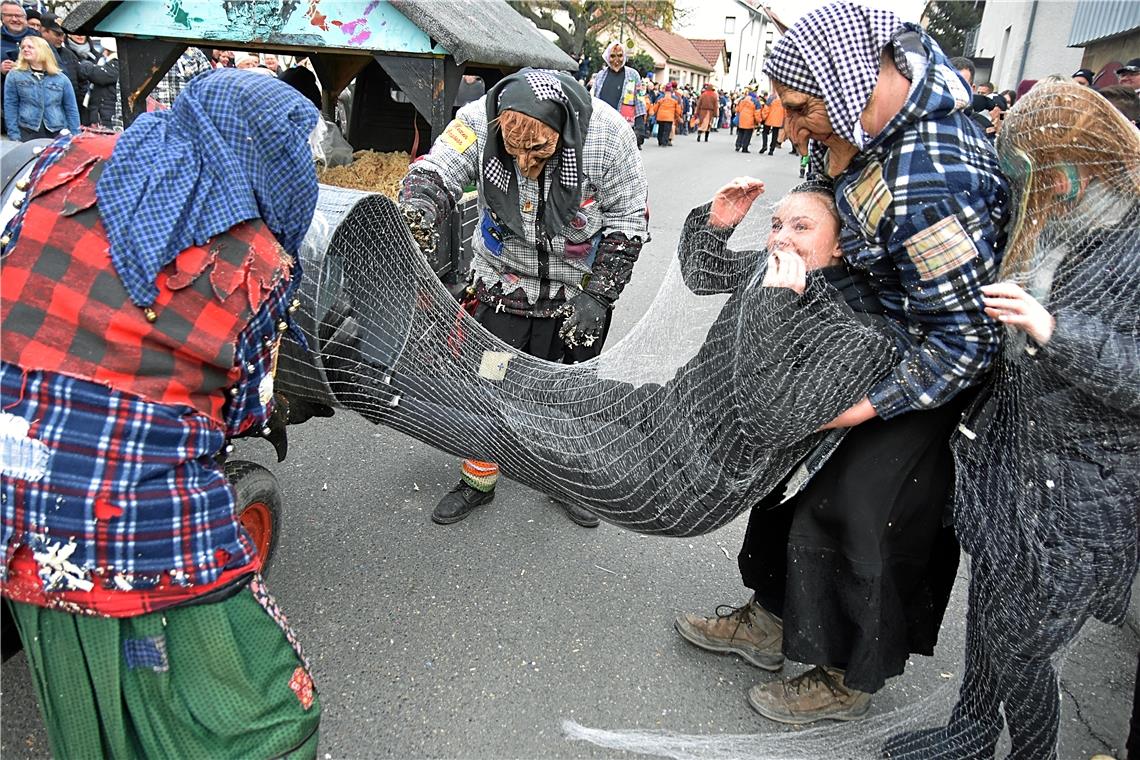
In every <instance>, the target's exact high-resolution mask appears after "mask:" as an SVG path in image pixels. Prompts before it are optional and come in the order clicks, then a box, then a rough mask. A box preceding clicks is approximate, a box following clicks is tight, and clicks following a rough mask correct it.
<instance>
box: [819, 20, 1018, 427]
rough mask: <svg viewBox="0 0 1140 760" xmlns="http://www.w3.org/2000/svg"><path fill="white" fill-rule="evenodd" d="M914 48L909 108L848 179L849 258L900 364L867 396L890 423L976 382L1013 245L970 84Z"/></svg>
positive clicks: (991, 351)
mask: <svg viewBox="0 0 1140 760" xmlns="http://www.w3.org/2000/svg"><path fill="white" fill-rule="evenodd" d="M921 39H922V40H923V42H924V45H925V47H924V48H923V49H922V50H919V51H911V52H909V53H908V57H912V56H914V55H918V56H920V59H919V61H918V63H920V64H921V61H922V59H923V58H924V59H925V63H926V65H925V66H921V65H920V66H916V67H915V69H916V71H915V76H916V78H917V82H916V84H915V85H913V86H912V89H911V93H910V96H909V98H908V100H907V102H906V104H905V105H904V107H903V109H902V110H901V111H900V112H899V113H898V114H897V115H896V116H895V117H894V118H893V119H892V120H891V121H890V122H889V123H888V124H887V126H886V127H885V129H884V130H883V132H882V133H881V134H880V135H879V136H877V137H876V138H875V139H874V140H872V141H871V142H870V143H869V144H868V146H867V148H866V149H865V150H864V151H863V152H861V153H860V154H859V155H858V156H857V157H856V159H855V160H854V161H853V162H852V164H851V166H849V167H848V169H847V170H846V171H845V172H844V173H843V174H842V175H841V176H840V177H839V178H838V180H837V183H836V201H837V205H838V207H839V212H840V215H841V217H842V218H843V221H844V225H843V227H844V229H843V233H842V236H841V245H842V248H843V252H844V256H845V258H846V260H847V261H848V262H849V263H850V264H851V265H853V266H855V267H856V268H858V269H861V270H863V271H864V272H866V273H867V274H868V275H869V277H870V279H871V282H872V284H873V286H874V287H875V289H876V291H877V294H878V296H879V298H880V300H881V301H882V303H883V306H884V307H885V308H886V312H887V316H888V317H889V318H890V320H891V322H892V327H893V328H894V331H895V335H896V338H897V342H898V345H899V350H900V352H901V353H902V361H901V362H900V363H899V365H898V366H897V367H896V368H895V369H894V371H893V372H892V373H891V374H890V375H889V376H888V377H887V378H885V379H884V380H883V381H882V382H880V383H879V384H878V385H877V386H876V387H874V388H873V389H872V390H871V392H870V393H869V394H868V395H869V399H870V401H871V404H872V405H873V406H874V407H875V410H876V412H877V413H878V414H879V416H881V417H883V418H890V417H894V416H896V415H898V414H901V413H903V412H906V411H909V410H913V409H928V408H932V407H936V406H939V405H940V404H943V403H945V402H946V401H948V400H949V399H950V398H952V397H953V396H954V395H955V394H957V393H958V392H959V391H961V390H963V389H965V388H968V387H970V386H972V385H974V384H975V383H977V382H978V380H979V378H980V377H981V375H982V374H983V373H984V372H985V371H986V369H987V368H988V367H989V365H990V363H991V361H992V360H993V359H994V357H995V355H996V353H997V350H998V346H999V341H1000V331H999V328H998V325H997V323H996V322H994V321H993V320H992V319H990V318H989V317H988V316H986V314H985V311H984V307H983V304H982V294H981V286H982V285H985V284H988V283H990V282H992V281H993V280H994V278H995V276H996V273H997V270H998V265H999V263H1000V259H1001V253H1002V250H1003V247H1004V245H1005V232H1004V227H1005V222H1006V219H1007V205H1006V203H1007V201H1006V199H1007V188H1006V184H1005V180H1004V178H1003V177H1002V175H1001V172H1000V171H999V168H998V162H997V156H996V154H995V152H994V149H993V145H992V144H991V143H990V141H989V140H988V139H987V138H986V136H985V134H984V133H983V132H982V131H981V129H979V128H978V126H977V125H976V124H975V123H974V122H973V120H971V119H970V117H969V116H967V115H966V114H965V113H963V111H962V109H963V108H965V107H966V106H968V105H969V94H968V90H967V89H966V87H965V84H964V83H963V81H962V80H961V78H960V77H959V76H958V74H957V72H956V71H954V70H953V67H951V66H950V63H949V62H948V61H947V60H946V58H945V56H943V55H942V53H941V52H939V51H938V50H937V49H936V48H935V49H932V48H931V47H930V43H929V42H928V39H929V38H926V37H925V35H922V36H921Z"/></svg>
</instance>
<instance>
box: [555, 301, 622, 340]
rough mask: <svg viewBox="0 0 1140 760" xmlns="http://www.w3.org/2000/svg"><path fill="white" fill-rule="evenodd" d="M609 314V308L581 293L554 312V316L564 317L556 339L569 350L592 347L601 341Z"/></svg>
mask: <svg viewBox="0 0 1140 760" xmlns="http://www.w3.org/2000/svg"><path fill="white" fill-rule="evenodd" d="M609 313H610V307H609V306H607V305H606V304H604V303H602V302H601V301H600V300H598V298H597V297H595V296H593V295H591V294H590V293H589V292H587V291H582V292H581V293H579V294H578V295H576V296H574V297H573V298H571V299H570V300H569V301H567V302H566V303H564V304H563V305H562V306H561V307H560V308H559V309H558V310H557V311H556V312H554V315H555V316H562V317H565V319H563V321H562V326H561V327H559V328H558V337H560V338H562V342H563V343H565V344H566V345H567V346H569V347H570V348H574V347H576V346H592V345H594V342H595V341H597V340H600V339H601V337H602V331H603V330H605V328H606V319H607V317H609Z"/></svg>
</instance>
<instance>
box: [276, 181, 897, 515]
mask: <svg viewBox="0 0 1140 760" xmlns="http://www.w3.org/2000/svg"><path fill="white" fill-rule="evenodd" d="M689 226H690V227H691V230H692V231H691V233H689V234H688V236H687V240H686V242H685V243H684V244H683V245H682V247H681V251H680V254H679V256H678V257H676V258H675V259H674V261H673V263H672V264H671V266H670V270H669V272H668V274H667V275H666V277H665V282H664V285H663V286H662V289H661V291H660V293H659V294H658V296H657V298H656V299H655V302H654V304H655V305H654V308H653V311H652V312H651V313H649V314H647V315H646V316H645V318H644V319H643V320H642V321H641V324H640V325H639V326H638V327H637V328H635V329H634V330H633V331H632V332H631V334H629V335H628V336H627V337H626V338H625V339H624V340H622V341H621V342H620V343H617V344H615V345H613V346H611V347H609V348H607V349H606V351H605V352H604V353H603V354H602V356H601V357H599V358H598V359H596V360H593V361H590V362H585V363H582V364H578V365H572V366H568V365H562V364H555V363H551V362H547V361H543V360H539V359H536V358H534V357H531V356H528V355H525V354H520V353H519V352H517V351H513V350H511V349H510V348H509V347H508V346H507V345H506V344H504V343H503V342H502V341H500V340H499V339H497V338H495V337H494V336H492V335H491V334H489V333H488V332H487V331H486V330H484V329H483V328H482V327H481V326H480V325H479V324H478V323H476V322H475V321H474V320H473V319H472V318H471V316H470V315H469V314H468V313H467V312H466V311H464V309H463V308H462V307H461V306H460V305H459V304H458V303H457V302H456V301H455V300H454V299H453V298H452V297H451V295H450V294H449V293H448V291H447V290H446V289H445V288H444V287H443V286H442V285H441V284H440V282H439V281H438V279H437V278H436V276H435V275H434V273H433V272H432V271H431V269H430V268H429V266H428V265H427V263H426V262H425V261H424V260H423V257H422V256H421V254H420V253H419V250H418V249H417V248H416V246H415V243H414V242H413V240H412V238H411V236H410V234H409V233H408V231H407V229H406V226H405V224H404V221H403V218H402V216H401V215H400V213H399V212H398V210H397V208H396V207H395V205H394V204H393V203H392V202H391V201H389V200H388V199H387V198H385V197H383V196H378V195H366V194H361V193H356V192H352V191H344V190H339V189H334V188H328V187H322V189H321V195H320V202H319V206H318V213H317V221H315V222H314V225H313V229H312V232H311V233H310V235H309V237H308V241H307V243H306V246H305V251H304V254H303V256H304V269H305V275H304V281H303V285H302V291H301V298H300V301H301V306H300V308H299V310H298V312H297V314H296V316H297V317H298V318H299V321H300V322H301V324H302V325H303V327H304V330H305V332H306V333H307V336H308V343H309V349H310V350H309V351H302V350H300V349H299V348H298V347H296V346H292V347H290V348H289V349H288V350H287V351H286V354H285V356H284V357H283V359H282V362H281V366H280V367H279V369H278V386H279V387H280V388H281V389H282V390H284V391H286V392H287V393H289V394H290V395H293V396H298V397H307V398H310V399H313V400H317V401H322V402H325V403H331V404H333V405H336V406H341V407H346V408H349V409H352V410H354V411H357V412H359V413H360V414H362V415H364V416H365V417H367V418H369V419H371V420H373V421H376V422H382V423H383V424H386V425H388V426H390V427H393V428H395V429H397V430H400V431H402V432H404V433H407V434H408V435H410V436H413V437H415V438H417V439H419V440H421V441H423V442H425V443H427V444H429V445H431V446H434V447H436V448H438V449H441V450H443V451H447V452H450V453H453V454H455V455H457V456H465V457H471V458H475V459H479V460H484V461H491V462H496V463H498V464H499V466H500V467H501V468H502V470H503V472H504V473H505V474H506V475H507V476H508V477H510V478H512V479H514V480H517V481H519V482H522V483H525V484H527V485H529V486H531V487H533V488H535V489H538V490H540V491H544V492H546V493H548V494H550V495H551V496H553V497H556V498H558V499H562V500H565V501H568V502H576V503H578V504H581V505H583V506H585V507H588V508H589V509H591V510H593V511H595V512H596V513H597V514H598V515H600V516H601V517H603V518H604V519H606V520H609V521H610V522H613V523H616V524H618V525H621V526H623V527H626V528H629V529H631V530H636V531H639V532H645V533H662V534H669V535H690V534H695V533H702V532H707V531H709V530H714V529H716V528H718V527H720V526H722V525H724V524H725V523H726V522H728V521H730V520H732V519H733V518H734V517H736V516H737V515H738V514H739V513H740V512H742V511H743V510H745V509H747V508H748V507H749V506H751V505H753V504H755V503H756V502H757V501H758V500H759V499H760V498H761V497H763V496H764V495H765V494H767V493H768V492H769V491H771V490H772V489H773V488H774V487H775V486H776V485H777V484H778V483H779V482H780V481H781V480H782V479H783V478H784V477H785V476H786V475H788V473H789V472H790V471H792V470H793V469H794V468H795V467H796V466H797V465H798V464H799V463H800V461H801V460H802V459H803V458H804V457H805V455H806V454H807V453H808V452H809V451H811V450H812V448H813V447H814V446H815V445H816V444H818V443H819V441H820V440H821V438H823V437H824V436H823V434H820V433H816V432H815V431H817V430H818V429H819V428H820V426H821V425H823V424H824V423H826V422H828V421H829V420H831V419H832V418H833V417H835V416H836V415H837V414H838V413H839V412H841V411H843V410H844V409H846V408H848V407H849V406H851V404H853V403H854V402H855V401H857V400H858V399H859V398H861V397H862V396H863V395H865V393H866V391H867V389H868V388H869V387H870V386H871V384H872V383H873V382H874V381H875V380H876V379H877V378H879V377H882V375H883V374H884V373H885V372H886V370H887V369H888V368H889V367H890V366H892V364H893V362H894V349H893V347H892V343H891V341H890V340H889V339H888V338H887V337H886V336H885V335H884V334H883V333H882V332H881V331H879V330H877V329H875V328H873V327H870V326H868V325H865V324H863V323H862V322H860V321H859V320H858V319H857V318H856V317H855V315H854V314H853V313H852V311H851V309H850V308H848V307H847V306H846V305H845V304H844V303H843V302H842V300H841V299H838V298H837V297H836V295H835V293H834V290H833V288H831V287H830V286H829V285H828V284H827V283H826V282H825V281H824V280H823V279H822V278H819V277H816V276H810V277H809V278H808V282H807V288H806V290H805V292H804V294H803V295H802V296H798V295H796V294H795V293H793V292H792V291H790V290H784V289H774V288H768V287H763V286H762V285H761V277H762V275H763V273H764V264H765V256H764V255H762V254H761V253H760V249H761V246H760V245H758V244H754V245H751V246H745V247H744V249H743V251H742V252H740V253H737V252H734V251H733V250H731V249H730V248H726V246H725V243H724V240H723V236H722V235H719V234H713V232H711V231H710V230H709V229H708V227H707V209H706V210H703V211H698V212H695V214H694V216H693V218H691V219H690V225H689ZM753 242H754V243H758V242H759V241H753ZM698 293H699V294H700V295H698Z"/></svg>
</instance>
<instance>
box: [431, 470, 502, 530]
mask: <svg viewBox="0 0 1140 760" xmlns="http://www.w3.org/2000/svg"><path fill="white" fill-rule="evenodd" d="M494 500H495V489H494V488H492V489H491V490H490V491H480V490H479V489H477V488H472V487H471V486H469V485H467V483H466V482H465V481H462V480H461V481H459V485H457V486H456V487H455V488H452V489H451V490H450V491H448V492H447V495H446V496H444V497H443V498H442V499H440V500H439V504H437V505H436V506H435V511H434V512H432V513H431V519H432V522H434V523H438V524H439V525H451V523H457V522H459V521H460V520H462V519H463V518H464V517H467V515H469V514H470V513H471V510H473V509H475V507H481V506H483V505H484V504H490V503H491V502H492V501H494Z"/></svg>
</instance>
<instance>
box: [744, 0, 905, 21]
mask: <svg viewBox="0 0 1140 760" xmlns="http://www.w3.org/2000/svg"><path fill="white" fill-rule="evenodd" d="M828 2H830V0H768V2H767V3H766V4H767V5H769V6H770V7H771V8H772V10H774V11H775V12H776V14H777V15H779V17H780V19H781V20H782V21H783V22H784V23H786V24H788V25H791V24H794V23H795V21H796V19H798V18H799V17H800V16H802V15H804V14H805V13H807V12H808V11H813V10H815V9H816V8H818V7H820V6H821V5H827V3H828ZM860 2H861V4H862V5H866V6H868V7H871V8H886V9H888V10H891V11H894V12H895V14H897V15H898V16H899V17H900V18H901V19H902V20H903V21H914V22H915V23H918V18H919V16H921V15H922V9H923V8H925V7H926V0H860Z"/></svg>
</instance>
